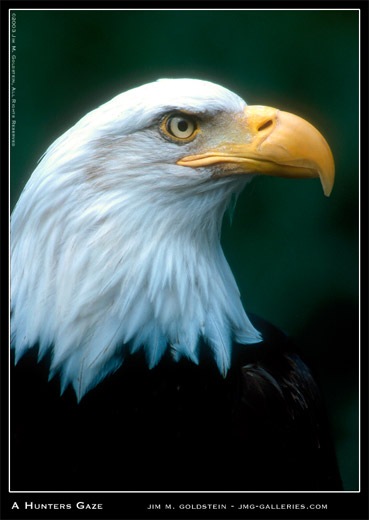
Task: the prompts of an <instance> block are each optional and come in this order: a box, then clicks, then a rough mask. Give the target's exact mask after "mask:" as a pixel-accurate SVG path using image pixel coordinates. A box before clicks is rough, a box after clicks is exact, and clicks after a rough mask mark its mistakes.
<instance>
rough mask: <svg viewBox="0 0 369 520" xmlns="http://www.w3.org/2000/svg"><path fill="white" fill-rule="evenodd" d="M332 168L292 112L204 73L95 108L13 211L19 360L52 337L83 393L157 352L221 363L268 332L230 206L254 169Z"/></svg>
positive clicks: (54, 363) (322, 171)
mask: <svg viewBox="0 0 369 520" xmlns="http://www.w3.org/2000/svg"><path fill="white" fill-rule="evenodd" d="M258 174H261V175H278V176H283V177H301V178H309V177H320V180H321V182H322V185H323V190H324V193H325V194H326V195H329V194H330V191H331V189H332V186H333V181H334V163H333V158H332V154H331V151H330V149H329V146H328V145H327V143H326V141H325V140H324V138H323V137H322V135H321V134H320V133H319V132H318V131H317V130H316V129H315V128H314V127H313V126H312V125H310V124H309V123H307V122H306V121H304V120H303V119H301V118H300V117H297V116H295V115H292V114H289V113H286V112H283V111H280V110H277V109H274V108H271V107H264V106H247V104H246V103H245V102H244V101H243V100H242V99H241V98H240V97H239V96H237V95H236V94H234V93H233V92H230V91H229V90H227V89H225V88H223V87H221V86H219V85H215V84H213V83H210V82H207V81H200V80H193V79H162V80H159V81H156V82H154V83H149V84H147V85H143V86H141V87H138V88H135V89H132V90H129V91H127V92H124V93H123V94H120V95H118V96H116V97H115V98H113V99H112V100H111V101H109V102H107V103H105V104H104V105H102V106H100V107H99V108H97V109H96V110H93V111H92V112H90V113H89V114H87V115H86V116H85V117H83V118H82V119H81V120H80V121H79V122H78V123H77V124H75V125H74V126H73V127H72V128H71V129H70V130H68V131H67V132H66V133H64V134H63V135H62V136H61V137H60V138H59V139H57V140H56V141H55V142H54V143H53V144H52V145H51V146H50V147H49V149H48V150H47V151H46V153H45V154H44V156H43V157H42V159H41V161H40V162H39V164H38V166H37V168H36V169H35V171H34V172H33V174H32V176H31V178H30V179H29V181H28V183H27V185H26V187H25V188H24V191H23V193H22V194H21V196H20V199H19V201H18V203H17V205H16V207H15V209H14V211H13V214H12V218H11V322H12V323H11V326H12V346H13V347H14V349H15V355H16V360H18V359H19V358H20V357H21V356H22V355H23V354H24V353H25V352H26V351H27V350H28V349H29V348H31V347H33V346H34V345H38V349H39V350H38V352H39V358H40V359H41V358H42V357H43V356H44V355H45V354H46V353H47V352H48V351H49V350H50V351H51V366H50V377H53V376H54V375H55V374H57V373H59V374H60V380H61V391H62V392H63V391H64V390H65V388H66V387H67V386H68V385H69V384H72V386H73V388H74V390H75V392H76V395H77V398H78V399H81V397H82V396H83V395H84V394H85V393H86V392H87V391H88V390H90V389H91V388H93V387H94V386H96V385H97V384H98V383H99V382H100V381H101V380H102V379H103V378H104V377H105V376H106V375H107V374H109V373H112V372H114V371H115V370H117V369H118V368H119V367H120V365H121V364H122V362H123V360H124V358H125V356H126V355H128V354H130V353H134V352H136V351H137V350H138V349H140V348H143V349H144V350H145V354H146V359H147V363H148V366H149V367H150V368H152V367H154V366H155V365H156V364H157V363H158V362H159V361H160V359H161V357H162V356H163V354H164V352H165V351H166V350H167V349H170V351H171V352H172V354H173V358H174V359H175V360H178V359H179V358H180V357H182V356H185V357H188V358H189V359H191V360H192V361H193V362H195V363H197V362H198V347H199V342H200V340H203V341H204V343H205V344H207V345H208V347H209V348H210V349H211V350H212V352H213V355H214V358H215V361H216V363H217V365H218V367H219V371H220V373H221V374H222V375H223V376H224V377H225V376H226V374H227V370H228V368H229V367H230V363H231V355H232V343H233V342H237V343H240V344H252V343H257V342H259V341H260V340H261V336H260V334H259V332H258V331H257V330H256V329H255V328H254V327H253V325H252V324H251V322H250V320H249V319H248V317H247V315H246V313H245V311H244V309H243V306H242V303H241V299H240V294H239V291H238V288H237V284H236V282H235V280H234V277H233V275H232V273H231V270H230V268H229V266H228V263H227V261H226V259H225V257H224V254H223V252H222V248H221V245H220V230H221V223H222V218H223V215H224V212H225V210H226V208H227V207H228V206H229V204H230V203H231V201H232V200H234V199H235V197H237V195H238V194H239V193H240V192H241V190H242V189H243V188H244V187H245V185H246V184H247V183H248V182H249V181H250V180H251V179H252V177H253V176H254V175H258Z"/></svg>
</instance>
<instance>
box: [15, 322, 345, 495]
mask: <svg viewBox="0 0 369 520" xmlns="http://www.w3.org/2000/svg"><path fill="white" fill-rule="evenodd" d="M253 322H254V324H255V326H256V327H257V328H258V329H259V330H260V331H261V332H262V334H263V337H264V341H263V342H262V343H260V344H258V345H254V346H248V347H245V346H239V345H235V346H234V352H233V361H232V367H231V369H230V371H229V374H228V376H227V378H226V379H223V378H222V377H221V375H220V374H219V371H218V369H217V367H216V365H215V363H214V361H213V360H212V359H206V358H205V356H206V351H207V350H208V349H202V350H203V351H204V352H203V353H202V354H201V356H202V359H200V364H199V365H198V366H196V365H194V364H193V363H191V362H189V361H186V360H183V361H181V362H179V363H175V362H173V360H172V359H171V357H170V354H167V355H166V357H165V358H164V359H163V361H162V362H160V363H159V365H158V366H157V367H156V368H154V369H153V370H149V369H148V368H147V366H146V363H145V362H144V359H143V356H142V355H141V354H138V355H135V356H131V357H128V358H127V359H126V360H125V362H124V364H123V366H122V367H121V368H120V369H119V370H118V372H116V373H115V374H114V375H113V376H111V377H109V378H107V379H106V380H105V381H104V382H103V383H102V384H100V385H98V386H97V387H96V388H95V389H94V390H92V391H91V392H89V393H88V394H87V395H86V396H85V397H84V398H83V399H82V401H81V403H80V404H77V403H76V399H75V395H74V393H73V392H72V390H71V389H68V390H67V391H66V393H65V394H64V395H63V396H62V397H60V396H59V388H58V381H57V380H53V381H52V382H51V383H47V366H46V363H41V364H40V365H38V367H37V370H36V371H37V372H38V373H37V374H35V369H36V367H35V366H34V364H33V363H34V359H33V355H32V354H31V353H30V354H29V355H27V356H25V358H24V359H22V360H21V361H20V362H19V364H18V366H16V367H15V368H14V370H13V373H12V378H11V383H12V386H11V410H12V413H11V449H12V451H11V489H12V490H27V491H31V490H34V491H36V490H40V491H41V490H49V491H61V490H62V491H68V490H81V491H82V490H86V491H104V490H130V491H155V490H168V491H170V490H172V491H173V490H187V491H194V490H202V491H210V490H219V491H222V490H235V491H236V490H239V491H240V490H246V491H248V490H263V491H270V490H274V491H278V490H291V491H292V490H339V489H341V480H340V476H339V472H338V469H337V464H336V459H335V454H334V448H333V444H332V441H331V438H330V435H329V428H328V425H327V418H326V414H325V411H324V407H323V404H322V401H321V397H320V394H319V390H318V388H317V386H316V383H315V381H314V379H313V377H312V375H311V373H310V371H309V369H308V368H307V367H306V365H305V364H304V363H303V362H302V360H301V359H300V357H299V356H298V355H297V354H296V353H295V352H294V350H295V347H294V345H293V344H292V342H291V340H290V339H289V338H288V337H286V336H285V335H284V334H283V333H282V332H280V331H279V330H278V329H276V328H274V327H273V326H271V325H270V324H268V323H266V322H264V321H262V320H260V319H257V318H253ZM201 356H200V358H201ZM31 358H32V359H31Z"/></svg>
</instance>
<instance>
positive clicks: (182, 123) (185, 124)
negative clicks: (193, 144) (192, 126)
mask: <svg viewBox="0 0 369 520" xmlns="http://www.w3.org/2000/svg"><path fill="white" fill-rule="evenodd" d="M178 130H179V131H180V132H185V131H186V130H188V122H187V121H185V120H184V119H181V121H179V122H178Z"/></svg>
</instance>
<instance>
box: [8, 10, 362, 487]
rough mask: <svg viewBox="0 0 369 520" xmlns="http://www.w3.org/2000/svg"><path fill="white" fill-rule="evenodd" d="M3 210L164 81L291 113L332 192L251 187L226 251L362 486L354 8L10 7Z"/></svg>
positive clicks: (246, 295) (350, 475) (350, 480)
mask: <svg viewBox="0 0 369 520" xmlns="http://www.w3.org/2000/svg"><path fill="white" fill-rule="evenodd" d="M15 12H16V15H17V33H16V35H17V45H16V89H17V90H16V100H17V101H16V121H17V124H16V146H15V147H14V148H12V150H11V151H12V153H11V204H12V206H13V205H14V203H15V202H16V200H17V198H18V197H19V194H20V192H21V190H22V188H23V186H24V184H25V183H26V181H27V179H28V177H29V176H30V174H31V173H32V171H33V169H34V168H35V166H36V162H37V160H38V159H39V157H40V156H41V155H42V153H43V152H44V151H45V149H46V148H47V146H48V145H49V144H51V142H52V141H53V140H54V139H55V138H57V137H58V136H59V135H60V134H62V133H63V132H64V131H65V130H67V129H68V128H69V127H70V126H71V125H72V124H74V123H75V122H76V121H77V120H78V119H79V118H80V117H81V116H83V115H84V114H85V113H86V112H88V111H90V110H91V109H93V108H95V107H96V106H98V105H99V104H101V103H103V102H105V101H107V100H109V99H110V98H111V97H113V96H114V95H116V94H118V93H120V92H122V91H124V90H126V89H128V88H131V87H135V86H138V85H140V84H142V83H146V82H148V81H152V80H155V79H157V78H160V77H193V78H201V79H206V80H210V81H214V82H217V83H220V84H222V85H224V86H225V87H228V88H230V89H231V90H233V91H235V92H237V93H238V94H239V95H240V96H241V97H243V98H244V99H245V100H246V101H247V102H248V104H264V105H269V106H275V107H278V108H281V109H283V110H286V111H289V112H294V113H297V114H298V115H300V116H302V117H304V118H305V119H307V120H309V121H310V122H311V123H313V124H314V125H315V126H316V127H317V128H318V129H319V130H320V131H321V132H322V133H323V135H324V136H325V137H326V139H327V141H328V142H329V144H330V146H331V149H332V151H333V155H334V157H335V162H336V184H335V187H334V189H333V193H332V195H331V197H330V198H329V199H328V198H326V197H324V195H323V192H322V190H321V187H320V184H319V181H318V180H304V181H297V180H287V179H277V178H268V177H263V178H257V179H256V180H255V181H254V182H253V183H252V185H250V186H249V187H248V188H247V189H246V190H245V192H244V193H243V194H242V196H241V197H240V200H239V203H238V206H237V208H236V211H235V214H234V218H233V224H232V226H230V225H229V221H225V224H224V230H223V238H222V241H223V246H224V250H225V253H226V256H227V258H228V259H229V262H230V265H231V267H232V269H233V272H234V274H235V276H236V279H237V281H238V283H239V287H240V290H241V293H242V297H243V300H244V302H245V306H246V308H247V309H248V310H250V311H252V312H255V313H257V314H259V315H261V316H263V317H264V318H266V319H268V320H270V321H271V322H273V323H274V324H276V325H278V326H279V327H281V328H282V329H284V330H286V331H287V332H289V333H290V334H292V335H293V336H295V337H296V338H297V340H298V342H299V344H300V346H301V347H302V349H303V351H304V352H305V355H306V357H307V359H308V360H309V362H310V363H311V365H312V366H313V368H314V370H315V373H316V375H317V377H318V379H319V381H320V384H321V387H322V388H323V391H324V394H325V399H326V403H327V407H328V410H329V414H330V418H331V423H332V429H333V434H334V438H335V442H336V447H337V454H338V459H339V465H340V469H341V472H342V477H343V481H344V486H345V489H346V490H355V489H358V377H357V366H358V339H357V336H358V310H357V308H358V182H359V181H358V104H359V94H358V74H359V43H358V23H359V12H358V11H355V10H342V11H338V10H329V11H323V10H312V11H311V10H310V11H308V10H290V11H286V10H281V11H272V10H256V11H252V10H239V11H234V10H226V11H217V10H215V11H211V10H210V11H191V10H187V11H185V10H179V11H174V10H172V11H125V10H121V11H109V10H105V11H88V10H82V11H76V10H74V11H56V10H50V11H25V10H21V11H15Z"/></svg>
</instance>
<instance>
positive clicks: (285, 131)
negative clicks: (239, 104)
mask: <svg viewBox="0 0 369 520" xmlns="http://www.w3.org/2000/svg"><path fill="white" fill-rule="evenodd" d="M239 124H240V122H239V121H238V122H237V125H239ZM239 138H240V139H239V141H238V140H237V138H236V139H235V138H234V136H233V137H232V142H224V143H222V144H220V145H219V146H217V147H216V148H214V149H211V150H207V151H206V152H205V153H201V154H198V155H190V156H186V157H183V158H182V159H180V160H179V161H178V162H177V164H179V165H181V166H191V167H197V166H208V165H212V164H221V163H223V164H222V173H221V174H220V176H225V175H234V174H247V173H258V174H262V175H273V176H278V177H291V178H301V179H308V178H312V177H319V178H320V181H321V183H322V186H323V191H324V194H325V195H326V196H329V195H330V193H331V191H332V188H333V183H334V161H333V156H332V152H331V150H330V148H329V146H328V144H327V141H326V140H325V139H324V137H323V136H322V135H321V134H320V132H318V130H317V129H316V128H314V126H312V125H311V124H310V123H308V122H307V121H305V120H304V119H302V118H301V117H298V116H295V115H294V114H289V113H288V112H282V111H281V110H278V109H276V108H271V107H264V106H248V107H246V108H245V111H244V117H242V122H241V126H240V128H239Z"/></svg>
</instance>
